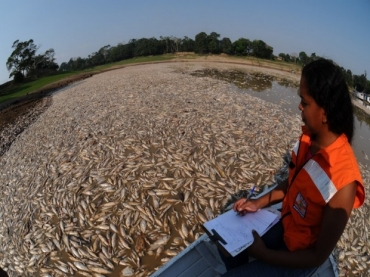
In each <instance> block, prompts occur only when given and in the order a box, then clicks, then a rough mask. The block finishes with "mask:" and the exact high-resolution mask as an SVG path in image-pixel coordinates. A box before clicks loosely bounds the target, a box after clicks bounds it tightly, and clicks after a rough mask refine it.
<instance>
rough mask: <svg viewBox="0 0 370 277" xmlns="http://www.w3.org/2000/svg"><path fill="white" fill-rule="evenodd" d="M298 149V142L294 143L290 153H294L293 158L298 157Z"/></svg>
mask: <svg viewBox="0 0 370 277" xmlns="http://www.w3.org/2000/svg"><path fill="white" fill-rule="evenodd" d="M298 148H299V140H298V141H297V142H296V143H295V145H294V147H293V149H292V151H293V152H294V154H295V156H296V157H297V155H298Z"/></svg>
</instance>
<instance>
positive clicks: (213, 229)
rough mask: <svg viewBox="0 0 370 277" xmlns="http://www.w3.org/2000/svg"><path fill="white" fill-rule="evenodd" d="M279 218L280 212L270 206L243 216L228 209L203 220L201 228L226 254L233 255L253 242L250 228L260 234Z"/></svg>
mask: <svg viewBox="0 0 370 277" xmlns="http://www.w3.org/2000/svg"><path fill="white" fill-rule="evenodd" d="M279 219H280V212H279V211H277V210H275V209H273V208H270V207H269V208H267V209H261V210H259V211H257V212H255V213H248V214H246V215H245V216H237V214H236V212H235V211H233V210H229V211H228V212H226V213H223V214H221V215H219V216H218V217H216V218H214V219H212V220H210V221H207V222H205V223H204V224H203V225H202V228H203V230H204V231H205V232H206V233H207V235H208V236H209V238H210V239H211V240H212V241H213V242H215V243H216V245H217V246H218V247H219V249H220V250H221V251H222V252H223V253H224V254H225V255H226V256H228V255H231V256H233V257H235V256H236V255H238V254H239V253H240V252H242V251H243V250H245V249H247V248H248V247H249V246H250V245H251V244H252V243H253V241H254V238H253V235H252V230H256V231H257V233H258V234H259V235H260V236H262V235H264V234H265V233H266V232H267V231H268V230H269V229H270V228H271V227H272V226H274V225H275V224H276V223H277V222H278V221H279Z"/></svg>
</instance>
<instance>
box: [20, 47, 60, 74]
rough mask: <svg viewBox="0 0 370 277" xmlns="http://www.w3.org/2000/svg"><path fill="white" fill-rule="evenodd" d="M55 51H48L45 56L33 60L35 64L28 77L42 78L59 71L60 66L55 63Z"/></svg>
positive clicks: (38, 56) (51, 49)
mask: <svg viewBox="0 0 370 277" xmlns="http://www.w3.org/2000/svg"><path fill="white" fill-rule="evenodd" d="M54 55H55V51H54V49H53V48H50V49H48V50H46V52H45V53H44V54H41V55H37V56H35V57H34V59H33V64H32V66H31V68H30V69H29V72H28V73H27V75H28V76H34V77H40V76H44V75H50V74H52V73H54V72H56V71H57V69H58V68H59V65H58V64H57V63H55V58H54Z"/></svg>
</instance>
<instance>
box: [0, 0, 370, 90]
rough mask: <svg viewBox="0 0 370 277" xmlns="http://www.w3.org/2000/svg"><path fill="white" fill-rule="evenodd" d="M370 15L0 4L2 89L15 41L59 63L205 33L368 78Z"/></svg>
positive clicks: (337, 0)
mask: <svg viewBox="0 0 370 277" xmlns="http://www.w3.org/2000/svg"><path fill="white" fill-rule="evenodd" d="M369 15H370V1H369V0H355V1H348V0H310V1H296V0H280V1H276V0H224V1H221V0H186V1H179V0H178V1H176V0H172V1H169V0H127V1H126V0H110V1H103V0H78V1H75V0H63V1H61V0H53V1H46V0H32V1H26V0H23V1H22V0H1V1H0V26H1V27H0V84H2V83H4V82H6V81H8V80H9V79H8V76H9V71H8V70H7V68H6V61H7V59H8V57H9V56H10V55H11V53H12V51H13V49H12V45H13V42H14V41H15V40H19V41H28V40H29V39H33V40H34V43H35V44H36V45H37V46H38V47H39V50H38V51H37V54H43V53H44V52H45V51H46V50H48V49H49V48H53V49H54V50H55V57H56V62H57V63H58V64H59V65H60V64H61V63H62V62H68V60H69V59H70V58H76V57H81V58H86V57H87V56H88V55H90V54H92V53H93V52H96V51H98V50H99V49H100V48H101V47H103V46H105V45H108V44H109V45H111V46H116V45H117V44H118V43H123V44H125V43H128V42H129V40H130V39H140V38H151V37H155V38H157V39H159V37H160V36H174V37H177V38H184V37H185V36H187V37H189V38H192V39H195V36H196V35H197V34H198V33H200V32H205V33H207V34H210V33H211V32H216V33H218V34H220V39H222V38H224V37H227V38H230V40H231V41H232V42H234V41H235V40H237V39H239V38H247V39H249V40H255V39H260V40H263V41H264V42H265V43H267V44H268V45H270V46H272V47H273V49H274V55H276V56H277V55H278V54H279V53H287V54H299V52H301V51H304V52H306V54H307V55H309V56H310V55H311V53H316V55H318V56H321V57H325V58H329V59H332V60H334V61H335V62H336V63H337V64H338V65H340V66H342V67H344V68H345V69H350V70H351V71H352V74H356V75H361V74H364V73H365V71H366V72H367V74H368V76H367V79H370V77H369V75H370V16H369Z"/></svg>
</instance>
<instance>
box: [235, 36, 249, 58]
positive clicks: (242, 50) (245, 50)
mask: <svg viewBox="0 0 370 277" xmlns="http://www.w3.org/2000/svg"><path fill="white" fill-rule="evenodd" d="M233 49H234V51H235V54H236V55H238V56H247V55H249V53H250V51H251V49H252V43H251V41H250V40H249V39H246V38H240V39H238V40H236V41H234V43H233Z"/></svg>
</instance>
